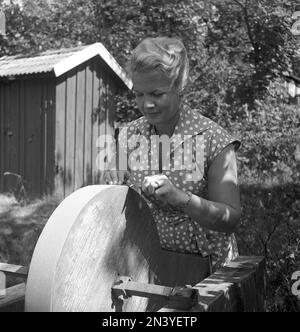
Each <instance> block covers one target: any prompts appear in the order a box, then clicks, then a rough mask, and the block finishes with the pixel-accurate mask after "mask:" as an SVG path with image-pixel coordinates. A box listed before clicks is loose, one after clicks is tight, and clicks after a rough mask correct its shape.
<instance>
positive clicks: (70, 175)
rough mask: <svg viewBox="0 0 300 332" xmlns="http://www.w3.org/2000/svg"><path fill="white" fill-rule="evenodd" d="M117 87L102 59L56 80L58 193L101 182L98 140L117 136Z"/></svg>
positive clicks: (65, 193) (67, 193) (93, 60)
mask: <svg viewBox="0 0 300 332" xmlns="http://www.w3.org/2000/svg"><path fill="white" fill-rule="evenodd" d="M116 86H117V83H116V81H115V79H114V76H113V75H112V73H111V72H110V71H109V70H108V69H107V66H106V65H105V64H104V62H103V61H101V60H100V59H99V58H94V59H92V60H90V61H88V62H87V63H85V64H82V65H80V66H79V67H77V68H75V69H74V70H72V71H70V72H68V73H67V74H66V75H63V76H62V77H60V78H59V79H58V80H57V85H56V125H55V127H56V136H55V166H56V170H57V173H56V177H55V189H56V193H57V194H58V195H59V196H61V197H65V196H68V195H69V194H71V193H72V192H73V191H74V190H76V189H78V188H80V187H82V186H86V185H90V184H97V183H100V180H101V175H102V173H101V172H100V170H99V169H98V168H97V164H96V160H97V155H98V153H99V148H98V147H97V140H98V137H99V136H100V135H105V134H111V135H114V117H115V107H116V105H115V100H114V95H115V93H116V89H117V88H116Z"/></svg>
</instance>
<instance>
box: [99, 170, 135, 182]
mask: <svg viewBox="0 0 300 332" xmlns="http://www.w3.org/2000/svg"><path fill="white" fill-rule="evenodd" d="M129 178H130V173H129V172H128V171H105V172H104V175H103V181H104V183H105V184H110V185H116V184H119V185H122V184H126V182H127V181H128V180H129Z"/></svg>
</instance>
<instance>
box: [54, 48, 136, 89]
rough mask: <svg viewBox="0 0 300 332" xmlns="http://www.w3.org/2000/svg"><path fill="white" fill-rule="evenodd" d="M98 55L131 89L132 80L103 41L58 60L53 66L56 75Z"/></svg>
mask: <svg viewBox="0 0 300 332" xmlns="http://www.w3.org/2000/svg"><path fill="white" fill-rule="evenodd" d="M97 55H99V56H100V57H101V58H102V59H103V60H104V61H105V62H106V63H107V65H108V66H109V67H110V68H111V69H112V70H113V71H114V72H115V73H116V74H117V76H118V77H119V78H120V80H121V81H122V82H123V83H124V84H125V86H126V87H127V88H128V89H129V90H131V89H132V81H131V80H130V79H129V78H128V76H127V75H126V72H125V71H124V69H123V68H122V67H121V66H120V65H119V64H118V63H117V61H116V60H115V59H114V58H113V57H112V55H111V54H110V53H109V52H108V50H107V49H106V48H105V47H104V46H103V45H102V44H101V43H95V44H93V45H91V46H89V47H86V48H84V49H83V50H81V51H79V52H76V53H75V54H73V55H71V56H70V57H68V58H66V59H64V60H62V61H60V62H58V63H57V64H56V65H54V67H53V69H54V73H55V76H56V77H59V76H61V75H63V74H65V73H66V72H68V71H69V70H71V69H73V68H75V67H76V66H78V65H80V64H82V63H83V62H85V61H88V60H89V59H91V58H93V57H95V56H97Z"/></svg>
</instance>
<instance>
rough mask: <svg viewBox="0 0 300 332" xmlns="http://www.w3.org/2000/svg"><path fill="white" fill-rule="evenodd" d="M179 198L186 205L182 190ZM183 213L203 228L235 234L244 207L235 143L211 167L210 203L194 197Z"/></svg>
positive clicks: (209, 176) (209, 182)
mask: <svg viewBox="0 0 300 332" xmlns="http://www.w3.org/2000/svg"><path fill="white" fill-rule="evenodd" d="M179 195H181V200H179V202H180V201H181V203H182V204H184V202H186V201H187V194H186V193H184V192H182V191H181V193H180V194H179ZM179 204H180V203H179ZM184 212H185V213H186V214H187V215H189V216H190V217H191V218H192V219H194V220H195V221H198V222H199V225H200V226H202V227H205V228H208V229H211V230H214V231H219V232H225V233H232V232H233V231H234V229H235V227H236V226H237V224H238V222H239V219H240V216H241V206H240V194H239V188H238V179H237V165H236V157H235V152H234V148H233V145H232V144H231V145H229V146H227V147H226V148H225V149H224V150H223V151H222V152H221V153H220V154H219V155H218V156H217V157H216V158H215V159H214V161H213V163H212V165H211V166H210V168H209V171H208V200H206V199H204V198H201V197H199V196H196V195H192V197H191V200H190V202H189V204H188V206H187V207H186V208H185V210H184Z"/></svg>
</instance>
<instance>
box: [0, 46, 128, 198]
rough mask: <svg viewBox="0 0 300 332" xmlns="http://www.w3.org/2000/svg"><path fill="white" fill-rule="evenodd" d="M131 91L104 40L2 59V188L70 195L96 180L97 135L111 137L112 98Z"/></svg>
mask: <svg viewBox="0 0 300 332" xmlns="http://www.w3.org/2000/svg"><path fill="white" fill-rule="evenodd" d="M130 88H131V81H130V80H129V79H128V78H127V76H126V73H125V72H124V70H123V69H122V68H121V67H120V66H119V64H118V63H117V62H116V60H115V59H114V58H113V57H112V56H111V54H110V53H109V52H108V51H107V49H106V48H105V47H104V46H103V45H102V44H101V43H95V44H93V45H88V46H80V47H77V48H72V49H60V50H54V51H47V52H44V53H40V54H36V55H34V56H32V55H31V56H25V55H16V56H5V57H2V58H0V191H1V192H6V191H8V190H10V189H12V187H13V186H14V185H15V180H14V179H13V176H4V173H5V172H11V173H16V174H19V175H21V176H22V178H23V179H24V180H25V183H26V185H27V190H28V191H29V192H30V193H31V194H33V195H35V196H40V195H42V194H44V193H56V194H58V195H59V196H60V197H65V196H67V195H69V194H70V193H72V192H73V191H74V190H76V189H78V188H80V187H82V186H85V185H88V184H94V183H98V181H99V170H98V169H97V165H96V156H97V153H98V151H97V138H98V137H99V136H100V135H103V134H111V135H114V119H115V109H116V104H115V98H114V97H115V95H116V94H118V93H120V92H122V91H124V90H126V89H130Z"/></svg>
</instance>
